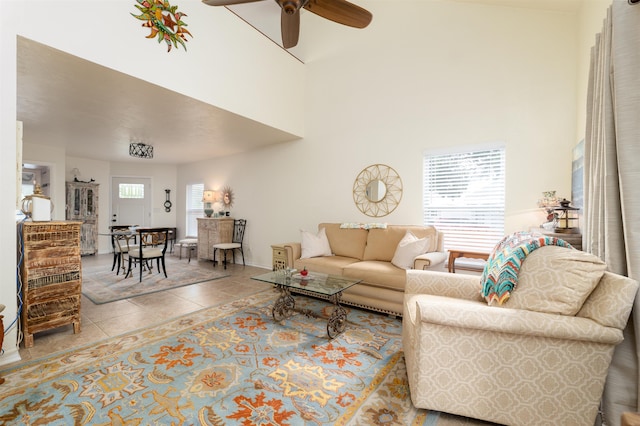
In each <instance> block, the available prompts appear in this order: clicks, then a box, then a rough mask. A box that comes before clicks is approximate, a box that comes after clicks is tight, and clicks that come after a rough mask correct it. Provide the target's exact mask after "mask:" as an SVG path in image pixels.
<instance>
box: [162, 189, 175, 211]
mask: <svg viewBox="0 0 640 426" xmlns="http://www.w3.org/2000/svg"><path fill="white" fill-rule="evenodd" d="M164 192H165V194H166V197H167V201H165V202H164V211H165V212H167V213H170V212H171V206H172V205H173V204H171V190H170V189H165V190H164Z"/></svg>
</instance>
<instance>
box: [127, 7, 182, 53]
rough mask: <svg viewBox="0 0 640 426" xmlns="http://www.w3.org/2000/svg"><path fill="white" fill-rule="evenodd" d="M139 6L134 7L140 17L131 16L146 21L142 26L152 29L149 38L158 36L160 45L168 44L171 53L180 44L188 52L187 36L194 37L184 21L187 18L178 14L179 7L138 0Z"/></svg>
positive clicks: (180, 13)
mask: <svg viewBox="0 0 640 426" xmlns="http://www.w3.org/2000/svg"><path fill="white" fill-rule="evenodd" d="M136 1H137V2H138V3H139V4H136V5H134V6H135V7H136V8H137V9H138V10H139V11H140V12H142V13H141V14H140V15H134V14H133V13H132V14H131V16H133V17H134V18H137V19H139V20H141V21H145V22H144V23H143V24H142V26H143V27H147V28H150V29H151V33H150V34H149V35H148V36H146V37H147V38H154V37H155V36H158V43H160V42H161V41H162V40H164V41H165V43H167V46H168V47H167V52H170V51H171V47H172V46H175V47H176V49H177V48H178V44H180V45H181V46H182V47H184V50H185V51H186V50H187V46H186V45H185V44H184V43H185V42H186V41H188V40H187V37H186V34H188V35H189V36H191V37H193V36H192V35H191V33H190V32H189V30H187V29H186V28H184V27H186V26H187V24H185V23H184V21H182V17H183V16H187V15H186V14H184V13H182V12H178V6H171V4H170V3H169V1H168V0H136Z"/></svg>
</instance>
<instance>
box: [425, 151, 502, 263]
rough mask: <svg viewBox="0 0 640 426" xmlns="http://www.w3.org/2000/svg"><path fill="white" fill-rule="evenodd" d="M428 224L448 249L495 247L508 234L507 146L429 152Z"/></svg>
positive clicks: (487, 248) (426, 180) (426, 199)
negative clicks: (437, 233)
mask: <svg viewBox="0 0 640 426" xmlns="http://www.w3.org/2000/svg"><path fill="white" fill-rule="evenodd" d="M423 172H424V188H423V190H424V194H423V203H424V208H423V212H424V224H425V225H433V226H435V227H436V228H437V229H438V231H441V232H443V233H444V244H445V249H454V248H455V249H463V250H469V251H479V252H491V250H492V249H493V248H494V247H495V245H496V244H497V243H498V242H499V241H500V240H501V239H502V237H503V236H504V201H505V176H504V175H505V151H504V147H500V148H494V149H483V150H476V151H465V152H460V151H458V152H449V153H438V154H434V153H425V155H424V165H423Z"/></svg>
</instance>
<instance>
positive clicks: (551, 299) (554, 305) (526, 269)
mask: <svg viewBox="0 0 640 426" xmlns="http://www.w3.org/2000/svg"><path fill="white" fill-rule="evenodd" d="M606 267H607V265H606V264H605V263H604V262H603V261H602V260H600V258H598V257H597V256H595V255H593V254H590V253H585V252H583V251H579V250H573V249H568V248H564V247H557V246H546V247H540V248H539V249H538V250H536V251H534V252H533V253H531V254H529V256H527V258H526V259H525V260H524V262H522V268H521V269H520V273H519V274H518V291H515V292H513V294H512V295H511V298H510V299H509V303H507V306H508V307H509V308H514V309H526V310H529V311H536V312H546V313H551V314H561V315H575V314H576V313H578V311H579V310H580V308H581V307H582V305H583V304H584V301H585V300H586V299H587V297H589V295H590V294H591V292H592V291H593V289H594V288H595V287H596V286H597V285H598V283H599V282H600V279H601V278H602V275H603V274H604V271H605V269H606Z"/></svg>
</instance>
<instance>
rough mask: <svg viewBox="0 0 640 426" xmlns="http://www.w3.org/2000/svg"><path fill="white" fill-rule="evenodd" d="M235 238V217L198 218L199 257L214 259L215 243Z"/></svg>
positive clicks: (228, 241) (227, 241)
mask: <svg viewBox="0 0 640 426" xmlns="http://www.w3.org/2000/svg"><path fill="white" fill-rule="evenodd" d="M232 239H233V218H229V217H224V218H222V217H221V218H212V217H199V218H198V259H208V260H213V245H214V244H220V243H230V242H231V240H232Z"/></svg>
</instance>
